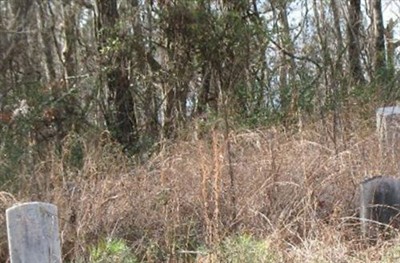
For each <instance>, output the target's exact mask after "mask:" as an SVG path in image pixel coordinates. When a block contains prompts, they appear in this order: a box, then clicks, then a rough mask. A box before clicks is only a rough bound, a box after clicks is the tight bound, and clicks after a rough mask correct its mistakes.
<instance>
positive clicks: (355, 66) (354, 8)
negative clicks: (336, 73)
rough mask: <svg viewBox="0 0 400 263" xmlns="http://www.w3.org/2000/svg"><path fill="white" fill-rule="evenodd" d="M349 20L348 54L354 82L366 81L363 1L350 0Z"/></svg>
mask: <svg viewBox="0 0 400 263" xmlns="http://www.w3.org/2000/svg"><path fill="white" fill-rule="evenodd" d="M348 11H349V21H347V38H348V55H349V64H350V74H351V76H352V79H353V82H354V84H356V85H358V84H361V83H364V82H365V78H364V74H363V70H362V67H361V60H360V58H361V49H360V28H361V23H362V21H361V1H360V0H350V5H349V7H348Z"/></svg>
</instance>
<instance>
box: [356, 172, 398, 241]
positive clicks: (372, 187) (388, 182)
mask: <svg viewBox="0 0 400 263" xmlns="http://www.w3.org/2000/svg"><path fill="white" fill-rule="evenodd" d="M399 208H400V179H398V178H395V177H390V176H375V177H372V178H369V179H367V180H365V181H363V182H361V184H360V219H361V231H362V234H363V236H364V237H375V238H376V237H377V236H378V233H379V231H378V230H379V229H382V228H385V227H387V226H388V225H391V226H392V227H396V228H398V227H399V226H400V225H399V220H400V218H399V212H400V210H399Z"/></svg>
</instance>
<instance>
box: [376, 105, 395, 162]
mask: <svg viewBox="0 0 400 263" xmlns="http://www.w3.org/2000/svg"><path fill="white" fill-rule="evenodd" d="M376 128H377V132H378V135H379V141H380V148H381V153H382V154H383V156H384V157H391V158H394V160H397V158H396V157H397V156H399V154H400V107H399V106H391V107H383V108H378V109H377V111H376Z"/></svg>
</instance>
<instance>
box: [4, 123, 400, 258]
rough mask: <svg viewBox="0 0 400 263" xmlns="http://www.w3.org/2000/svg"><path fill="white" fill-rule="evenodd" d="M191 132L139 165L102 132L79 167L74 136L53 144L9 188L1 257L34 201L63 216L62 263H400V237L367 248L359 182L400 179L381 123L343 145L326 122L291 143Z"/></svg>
mask: <svg viewBox="0 0 400 263" xmlns="http://www.w3.org/2000/svg"><path fill="white" fill-rule="evenodd" d="M193 134H194V133H193V132H192V131H188V133H187V134H186V135H185V136H182V138H181V139H177V140H175V141H168V142H164V143H162V144H159V145H158V146H157V150H155V151H154V154H152V155H151V156H148V157H147V158H144V159H142V160H141V161H138V160H136V159H135V160H133V158H128V157H126V156H125V155H124V154H122V153H121V148H120V147H119V146H118V145H117V144H115V143H114V142H112V141H111V140H110V139H108V138H109V137H108V136H106V135H104V134H102V135H99V136H97V137H96V136H90V139H89V138H86V139H85V138H81V137H79V143H80V144H81V156H82V159H81V164H80V165H79V167H72V166H71V165H69V164H70V162H71V159H73V157H74V154H75V153H74V152H73V151H72V150H71V149H73V148H74V147H72V146H73V145H74V143H76V137H72V136H71V137H69V138H68V137H67V138H66V139H65V140H64V145H63V149H62V150H61V152H60V151H58V153H57V151H55V150H52V147H53V146H52V145H47V147H48V149H49V150H48V152H47V154H46V155H44V156H40V157H38V156H36V157H33V158H34V160H35V161H34V162H31V164H30V165H26V166H24V165H23V164H21V167H22V168H21V171H20V172H18V174H15V175H14V180H13V181H11V182H8V183H7V184H5V185H3V187H2V189H3V191H2V192H1V193H0V201H1V202H0V204H1V208H2V213H1V215H0V221H1V222H2V223H1V225H2V228H1V232H0V234H1V238H0V240H1V244H0V249H1V251H0V252H1V253H0V254H1V257H2V259H4V260H6V258H7V254H8V248H7V237H6V229H5V218H4V215H5V213H4V212H5V209H6V208H8V207H10V206H12V205H13V204H14V203H16V202H26V201H44V202H51V203H54V204H56V205H57V206H58V209H59V224H60V231H61V239H62V247H63V255H64V261H65V262H395V261H397V260H398V259H400V246H399V245H398V243H399V242H398V241H399V238H396V237H394V238H392V239H388V240H379V241H378V242H377V244H375V245H370V244H366V243H365V242H364V241H363V240H362V238H361V234H360V230H359V222H358V220H357V216H358V184H359V182H360V181H362V180H363V179H364V178H368V177H371V176H373V175H378V174H391V175H396V171H397V170H398V166H397V160H396V158H395V157H393V156H386V157H385V158H384V157H382V154H381V153H380V147H379V139H378V136H377V135H376V133H375V128H374V127H373V125H370V124H368V123H353V126H352V129H351V131H350V129H349V130H348V131H342V132H340V133H338V134H341V135H340V136H338V135H336V132H335V131H334V129H333V128H332V127H330V125H329V124H327V123H325V122H316V123H314V124H313V125H310V126H308V127H301V129H299V130H298V131H296V132H291V133H289V132H285V129H284V128H280V127H276V128H270V129H259V130H235V131H233V130H232V131H230V132H229V134H227V133H226V132H225V131H224V130H223V131H221V130H219V129H218V128H217V127H213V128H210V129H209V130H207V131H206V132H203V133H202V134H201V135H197V136H192V135H193ZM71 145H72V146H71ZM38 160H40V161H38ZM2 261H3V260H2ZM3 262H4V261H3Z"/></svg>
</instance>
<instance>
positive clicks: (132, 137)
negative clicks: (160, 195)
mask: <svg viewBox="0 0 400 263" xmlns="http://www.w3.org/2000/svg"><path fill="white" fill-rule="evenodd" d="M97 7H98V12H99V14H98V21H97V25H98V32H99V39H98V41H99V47H100V48H101V49H102V52H105V53H106V55H107V56H109V57H108V58H106V57H102V62H101V64H102V68H106V69H107V70H106V71H107V73H106V76H105V77H106V83H107V88H108V102H109V103H110V105H109V106H110V109H109V110H108V112H106V113H105V118H106V122H107V125H108V127H109V129H110V130H111V132H112V134H113V136H114V137H115V138H116V139H117V141H118V142H119V143H121V144H122V145H123V146H124V147H125V149H126V150H127V151H129V152H130V153H133V152H135V151H136V150H137V149H136V147H137V142H138V131H137V120H136V115H135V111H134V101H133V96H132V94H131V87H130V81H129V72H128V68H129V65H130V57H131V52H129V51H128V50H125V47H118V48H117V50H113V51H112V52H110V53H107V51H106V50H107V49H108V48H109V46H108V45H110V41H111V42H112V41H113V40H114V41H115V40H117V39H120V40H121V38H123V36H121V35H120V34H119V32H118V28H117V25H118V22H119V15H118V10H117V1H116V0H107V1H102V0H98V1H97Z"/></svg>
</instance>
